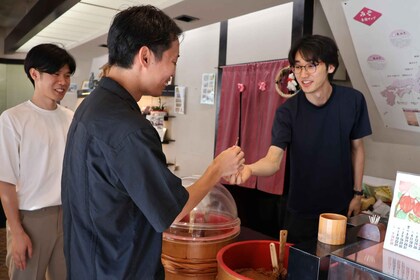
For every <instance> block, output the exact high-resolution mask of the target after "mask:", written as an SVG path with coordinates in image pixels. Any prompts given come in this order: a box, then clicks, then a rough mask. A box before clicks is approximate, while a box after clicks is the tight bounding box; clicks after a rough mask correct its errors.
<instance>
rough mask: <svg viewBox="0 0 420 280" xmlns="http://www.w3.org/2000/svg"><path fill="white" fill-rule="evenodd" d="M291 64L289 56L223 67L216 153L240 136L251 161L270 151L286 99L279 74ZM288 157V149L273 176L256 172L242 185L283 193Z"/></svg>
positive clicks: (247, 156) (247, 158)
mask: <svg viewBox="0 0 420 280" xmlns="http://www.w3.org/2000/svg"><path fill="white" fill-rule="evenodd" d="M288 64H289V63H288V61H287V60H276V61H270V62H258V63H248V64H243V65H234V66H226V67H224V68H223V74H222V89H221V96H220V107H219V118H218V124H217V125H218V127H217V138H216V155H218V154H220V153H221V152H222V151H223V150H225V149H227V148H229V147H231V146H232V145H234V144H235V142H236V140H237V138H238V137H240V145H241V148H242V150H243V151H244V152H245V159H246V163H247V164H250V163H253V162H255V161H257V160H259V159H260V158H262V157H264V156H265V155H266V153H267V151H268V148H269V147H270V145H271V127H272V124H273V120H274V115H275V112H276V109H277V108H278V107H279V106H280V105H281V104H283V103H284V102H285V99H284V98H283V97H281V96H280V95H279V94H278V93H277V91H276V89H275V78H276V75H277V73H278V71H279V70H280V69H282V68H284V67H286V66H288ZM238 84H242V85H243V89H242V88H241V87H240V86H239V87H238ZM240 89H242V93H241V92H240ZM241 95H242V97H241ZM239 133H240V135H239ZM285 160H286V153H285V155H284V157H283V160H282V164H281V167H280V170H279V171H278V172H277V173H276V174H274V175H273V176H269V177H255V176H252V177H251V178H250V179H249V180H248V181H247V182H245V183H244V184H241V186H242V187H247V188H256V189H258V190H261V191H264V192H268V193H272V194H282V193H283V184H284V171H285Z"/></svg>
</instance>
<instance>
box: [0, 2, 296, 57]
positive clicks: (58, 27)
mask: <svg viewBox="0 0 420 280" xmlns="http://www.w3.org/2000/svg"><path fill="white" fill-rule="evenodd" d="M2 1H4V3H6V2H10V1H8V0H2ZM14 2H29V0H15V1H14ZM31 2H34V1H33V0H32V1H31ZM35 2H36V1H35ZM288 2H291V0H82V1H80V2H79V3H77V4H76V5H74V6H73V7H72V8H71V9H70V10H68V11H67V12H65V13H64V14H62V15H61V16H60V17H59V18H57V19H56V20H55V21H53V22H52V23H51V24H49V25H48V26H47V27H45V28H44V29H42V30H41V31H40V32H39V33H37V34H36V35H35V36H33V37H32V38H31V39H30V40H29V41H27V42H26V43H25V44H23V45H22V46H21V47H20V48H19V49H18V50H17V51H16V53H14V54H6V55H5V54H3V53H0V57H6V58H7V57H9V56H12V57H13V56H18V57H19V56H20V57H23V56H24V55H25V54H26V52H27V51H28V50H29V49H31V48H32V47H33V46H35V45H37V44H40V43H50V42H53V43H58V44H61V45H63V46H64V47H65V48H66V49H69V50H71V49H73V48H76V47H78V46H82V45H83V46H88V45H89V44H95V47H97V46H98V45H99V44H105V43H106V33H107V31H108V29H109V26H110V23H111V21H112V18H113V17H114V15H115V14H116V13H118V12H119V11H120V10H122V9H125V8H127V7H129V6H133V5H140V4H151V5H154V6H156V7H158V8H160V9H162V10H163V11H164V12H165V13H167V14H168V15H169V16H170V17H172V18H175V17H177V16H180V15H189V16H193V17H196V18H198V19H199V20H197V21H192V22H189V23H187V22H182V21H178V20H176V22H177V23H178V25H179V26H180V27H181V28H182V29H183V30H184V31H187V30H191V29H194V28H197V27H201V26H205V25H208V24H212V23H216V22H220V21H224V20H227V19H229V18H233V17H237V16H240V15H244V14H248V13H251V12H255V11H259V10H262V9H265V8H269V7H273V6H277V5H280V4H284V3H288ZM2 5H3V2H2V3H0V10H1V6H2ZM10 29H12V28H10ZM6 35H7V34H6ZM3 37H4V36H3ZM1 39H4V38H1Z"/></svg>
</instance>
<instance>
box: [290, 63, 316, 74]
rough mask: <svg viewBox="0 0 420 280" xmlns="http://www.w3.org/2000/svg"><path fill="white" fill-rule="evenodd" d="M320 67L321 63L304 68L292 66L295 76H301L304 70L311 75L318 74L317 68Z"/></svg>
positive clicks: (307, 65) (310, 64)
mask: <svg viewBox="0 0 420 280" xmlns="http://www.w3.org/2000/svg"><path fill="white" fill-rule="evenodd" d="M318 65H319V63H309V64H306V65H304V66H292V67H291V68H292V71H293V73H295V74H300V73H301V72H302V70H303V69H305V71H306V72H308V73H309V74H313V73H315V72H316V67H317V66H318Z"/></svg>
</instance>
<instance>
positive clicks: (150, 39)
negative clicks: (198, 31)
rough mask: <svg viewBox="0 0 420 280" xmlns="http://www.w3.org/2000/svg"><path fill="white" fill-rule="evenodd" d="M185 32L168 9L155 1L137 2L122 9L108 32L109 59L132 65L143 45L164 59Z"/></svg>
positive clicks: (126, 66) (110, 62) (113, 61)
mask: <svg viewBox="0 0 420 280" xmlns="http://www.w3.org/2000/svg"><path fill="white" fill-rule="evenodd" d="M181 33H182V30H181V28H180V27H179V26H178V25H177V24H176V23H175V22H174V21H173V20H172V19H171V18H170V17H169V16H168V15H166V14H165V13H164V12H162V11H161V10H159V9H158V8H156V7H154V6H151V5H142V6H133V7H130V8H128V9H126V10H123V11H121V12H119V13H118V14H117V15H116V16H115V17H114V20H113V22H112V25H111V27H110V29H109V32H108V40H107V45H108V52H109V57H108V63H109V64H110V65H117V66H120V67H123V68H130V67H131V66H132V64H133V59H134V56H135V55H136V54H137V52H138V51H139V49H140V48H141V47H143V46H146V47H148V48H149V49H151V51H152V52H153V53H154V55H155V56H156V58H157V59H158V60H160V59H161V58H162V54H163V52H164V51H166V50H168V49H169V48H170V47H171V44H172V42H173V41H175V40H176V39H177V38H178V37H179V36H180V35H181Z"/></svg>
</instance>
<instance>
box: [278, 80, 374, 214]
mask: <svg viewBox="0 0 420 280" xmlns="http://www.w3.org/2000/svg"><path fill="white" fill-rule="evenodd" d="M371 133H372V131H371V127H370V122H369V116H368V111H367V106H366V101H365V99H364V96H363V94H362V93H360V92H359V91H357V90H355V89H352V88H347V87H342V86H337V85H333V91H332V94H331V97H330V98H329V100H328V101H327V102H326V103H325V104H324V105H322V106H315V105H313V104H312V103H310V102H309V101H308V100H307V98H306V96H305V94H304V93H303V92H302V91H301V92H299V93H298V94H297V95H296V96H294V97H292V98H290V99H289V100H287V101H286V102H285V103H284V104H283V105H282V106H280V107H279V108H278V109H277V111H276V116H275V119H274V123H273V128H272V145H274V146H277V147H280V148H282V149H283V150H285V149H286V148H287V152H288V156H289V157H290V158H289V159H290V186H289V198H288V209H289V211H291V212H293V213H295V214H297V215H301V216H305V217H317V216H318V215H319V214H321V213H325V212H336V213H337V212H342V211H344V210H346V209H347V208H348V205H349V203H350V200H351V199H352V197H353V168H352V157H351V141H352V140H355V139H359V138H362V137H364V136H367V135H369V134H371Z"/></svg>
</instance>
